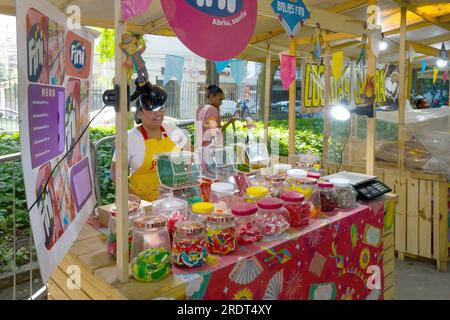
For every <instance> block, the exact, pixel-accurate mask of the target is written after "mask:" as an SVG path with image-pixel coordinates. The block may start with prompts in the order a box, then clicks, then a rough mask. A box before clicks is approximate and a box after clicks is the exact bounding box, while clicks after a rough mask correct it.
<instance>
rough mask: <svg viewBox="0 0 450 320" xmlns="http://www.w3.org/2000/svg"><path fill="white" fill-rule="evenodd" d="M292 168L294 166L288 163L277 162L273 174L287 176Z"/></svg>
mask: <svg viewBox="0 0 450 320" xmlns="http://www.w3.org/2000/svg"><path fill="white" fill-rule="evenodd" d="M291 169H292V166H291V165H290V164H287V163H276V164H274V165H273V174H274V175H277V176H280V177H287V172H288V171H289V170H291Z"/></svg>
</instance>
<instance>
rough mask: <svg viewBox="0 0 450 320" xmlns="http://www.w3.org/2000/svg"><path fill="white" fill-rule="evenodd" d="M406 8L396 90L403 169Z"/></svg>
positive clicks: (401, 26)
mask: <svg viewBox="0 0 450 320" xmlns="http://www.w3.org/2000/svg"><path fill="white" fill-rule="evenodd" d="M406 11H407V10H406V8H405V7H402V8H401V16H400V49H399V50H400V62H399V64H400V65H399V68H400V83H399V92H398V169H399V171H400V173H403V172H404V170H405V161H404V160H405V103H406V61H405V60H406Z"/></svg>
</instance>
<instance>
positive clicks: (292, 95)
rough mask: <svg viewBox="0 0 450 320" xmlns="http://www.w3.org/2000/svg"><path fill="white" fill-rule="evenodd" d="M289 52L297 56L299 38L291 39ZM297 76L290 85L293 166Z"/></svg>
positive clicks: (290, 151)
mask: <svg viewBox="0 0 450 320" xmlns="http://www.w3.org/2000/svg"><path fill="white" fill-rule="evenodd" d="M289 54H291V55H293V56H295V57H296V56H297V39H296V38H294V39H292V40H291V43H290V46H289ZM295 73H296V74H297V59H296V60H295ZM296 91H297V76H295V80H294V81H292V83H291V85H290V86H289V158H288V161H289V164H291V165H292V166H294V165H295V162H296V160H295V120H296V119H295V113H296V110H295V101H296V94H297V92H296Z"/></svg>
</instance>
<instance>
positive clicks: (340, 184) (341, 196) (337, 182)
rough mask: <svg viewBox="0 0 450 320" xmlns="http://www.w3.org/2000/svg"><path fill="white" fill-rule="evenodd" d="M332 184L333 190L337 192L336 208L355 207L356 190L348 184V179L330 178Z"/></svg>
mask: <svg viewBox="0 0 450 320" xmlns="http://www.w3.org/2000/svg"><path fill="white" fill-rule="evenodd" d="M330 182H331V183H333V185H334V190H335V191H336V194H337V206H338V208H342V209H348V208H355V207H356V206H357V202H356V196H357V192H356V190H355V189H354V188H353V187H352V185H351V184H350V180H348V179H341V178H334V179H331V180H330Z"/></svg>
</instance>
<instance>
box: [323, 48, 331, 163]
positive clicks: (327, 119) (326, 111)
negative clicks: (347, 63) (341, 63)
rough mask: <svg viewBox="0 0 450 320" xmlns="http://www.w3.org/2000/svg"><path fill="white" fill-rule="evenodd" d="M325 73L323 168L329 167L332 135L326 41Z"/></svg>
mask: <svg viewBox="0 0 450 320" xmlns="http://www.w3.org/2000/svg"><path fill="white" fill-rule="evenodd" d="M324 60H325V61H324V64H325V73H324V104H325V105H324V110H323V161H322V164H323V168H328V154H329V141H328V140H329V137H330V77H331V45H330V43H329V42H325V57H324Z"/></svg>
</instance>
